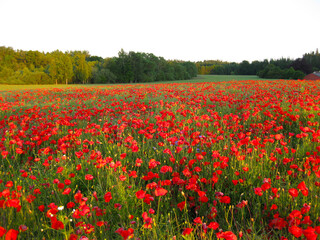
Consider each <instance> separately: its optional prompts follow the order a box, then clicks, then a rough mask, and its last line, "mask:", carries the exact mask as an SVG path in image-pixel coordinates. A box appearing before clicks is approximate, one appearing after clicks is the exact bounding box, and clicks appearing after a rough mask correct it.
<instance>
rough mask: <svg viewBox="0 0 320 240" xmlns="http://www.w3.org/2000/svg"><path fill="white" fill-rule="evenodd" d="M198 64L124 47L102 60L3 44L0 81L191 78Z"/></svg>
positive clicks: (104, 81) (71, 82)
mask: <svg viewBox="0 0 320 240" xmlns="http://www.w3.org/2000/svg"><path fill="white" fill-rule="evenodd" d="M195 76H197V68H196V65H195V63H192V62H184V61H176V60H175V61H168V60H165V59H164V58H162V57H157V56H155V55H153V54H150V53H140V52H129V53H126V52H124V51H123V50H121V51H120V52H119V54H118V57H113V58H106V59H103V58H101V57H98V56H91V55H90V54H89V52H87V51H69V52H61V51H59V50H56V51H53V52H50V53H43V52H39V51H23V50H14V49H12V48H11V47H0V84H89V83H138V82H154V81H171V80H178V79H179V80H180V79H181V80H183V79H190V78H192V77H195Z"/></svg>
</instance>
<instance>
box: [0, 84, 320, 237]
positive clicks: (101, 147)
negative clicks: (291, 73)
mask: <svg viewBox="0 0 320 240" xmlns="http://www.w3.org/2000/svg"><path fill="white" fill-rule="evenodd" d="M319 122H320V82H318V81H313V82H307V81H283V80H282V81H281V80H276V81H260V80H256V81H226V82H211V83H171V84H149V85H140V84H137V85H112V86H111V85H110V86H104V87H83V88H72V87H70V88H64V89H60V88H53V89H38V90H37V89H34V90H23V91H7V92H0V153H1V155H0V239H70V240H75V239H82V240H84V239H227V240H235V239H282V240H284V239H307V240H316V239H319V238H320V129H319Z"/></svg>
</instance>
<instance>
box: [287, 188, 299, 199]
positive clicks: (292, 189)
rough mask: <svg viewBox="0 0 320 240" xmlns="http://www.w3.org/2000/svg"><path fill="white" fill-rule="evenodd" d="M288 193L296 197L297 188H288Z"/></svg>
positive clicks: (297, 193)
mask: <svg viewBox="0 0 320 240" xmlns="http://www.w3.org/2000/svg"><path fill="white" fill-rule="evenodd" d="M289 194H290V195H291V196H292V197H294V198H295V197H298V195H299V192H298V190H297V189H295V188H290V189H289Z"/></svg>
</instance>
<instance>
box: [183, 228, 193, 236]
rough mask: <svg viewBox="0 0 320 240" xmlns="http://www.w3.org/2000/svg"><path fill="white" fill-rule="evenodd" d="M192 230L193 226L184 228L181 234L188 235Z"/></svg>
mask: <svg viewBox="0 0 320 240" xmlns="http://www.w3.org/2000/svg"><path fill="white" fill-rule="evenodd" d="M192 231H193V228H185V229H184V230H183V232H182V235H183V236H187V235H189V234H190V233H191V232H192Z"/></svg>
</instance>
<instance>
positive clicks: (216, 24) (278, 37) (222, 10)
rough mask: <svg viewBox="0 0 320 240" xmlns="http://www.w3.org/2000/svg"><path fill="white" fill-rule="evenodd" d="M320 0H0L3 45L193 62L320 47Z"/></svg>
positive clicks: (279, 54)
mask: <svg viewBox="0 0 320 240" xmlns="http://www.w3.org/2000/svg"><path fill="white" fill-rule="evenodd" d="M319 26H320V0H219V1H218V0H197V1H195V0H194V1H189V0H90V1H88V0H86V1H82V0H76V1H75V0H54V1H53V0H0V46H6V47H12V48H13V49H22V50H39V51H41V52H42V51H43V52H51V51H54V50H56V49H59V50H61V51H68V50H88V51H89V53H90V54H91V55H97V56H101V57H103V58H106V57H113V56H117V54H118V52H119V51H120V50H121V48H123V49H124V50H125V51H126V52H129V51H136V52H146V53H153V54H155V55H156V56H162V57H164V58H165V59H180V60H190V61H202V60H209V59H212V60H216V59H219V60H224V61H235V62H241V61H242V60H248V61H253V60H263V59H270V58H281V57H291V58H297V57H302V55H303V54H304V53H307V52H311V51H315V50H316V49H317V48H319V50H320V29H319V28H320V27H319Z"/></svg>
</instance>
